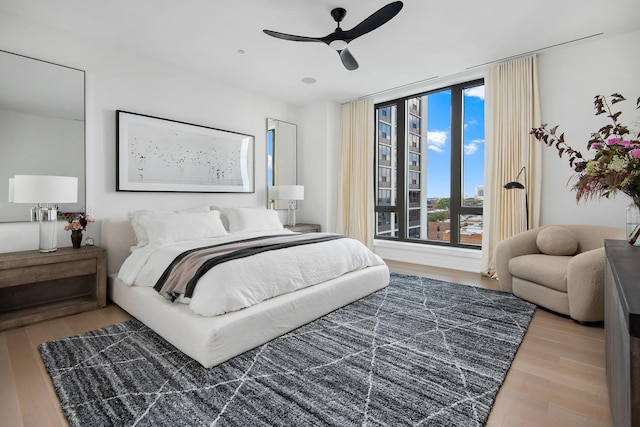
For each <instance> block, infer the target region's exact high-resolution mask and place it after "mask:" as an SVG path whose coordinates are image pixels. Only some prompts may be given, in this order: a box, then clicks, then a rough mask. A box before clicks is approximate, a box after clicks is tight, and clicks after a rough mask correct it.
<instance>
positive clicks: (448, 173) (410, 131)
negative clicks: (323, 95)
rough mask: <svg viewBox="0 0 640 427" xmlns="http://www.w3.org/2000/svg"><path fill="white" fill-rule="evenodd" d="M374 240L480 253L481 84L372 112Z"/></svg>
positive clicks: (422, 96) (455, 87) (378, 107)
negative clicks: (373, 115) (373, 119)
mask: <svg viewBox="0 0 640 427" xmlns="http://www.w3.org/2000/svg"><path fill="white" fill-rule="evenodd" d="M375 114H376V117H375V120H376V123H377V129H378V132H377V135H376V140H375V147H376V153H377V154H376V156H375V157H374V158H375V159H376V164H375V165H374V170H375V171H376V174H377V177H376V180H375V181H374V182H376V186H377V187H376V192H375V194H377V199H376V206H375V214H376V218H377V229H376V238H391V239H395V240H403V241H411V242H421V243H431V244H441V245H449V246H463V247H475V248H478V247H479V246H480V245H481V244H482V224H483V209H482V207H483V197H484V82H483V81H482V80H476V81H473V82H468V83H462V84H458V85H453V86H449V87H446V88H442V89H439V90H435V91H431V92H427V93H423V94H418V95H412V96H409V97H406V98H401V99H397V100H393V101H389V102H385V103H381V104H378V105H376V107H375Z"/></svg>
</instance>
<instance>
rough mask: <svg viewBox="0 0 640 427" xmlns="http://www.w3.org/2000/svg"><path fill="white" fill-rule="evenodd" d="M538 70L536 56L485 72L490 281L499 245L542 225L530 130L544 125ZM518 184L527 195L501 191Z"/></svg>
mask: <svg viewBox="0 0 640 427" xmlns="http://www.w3.org/2000/svg"><path fill="white" fill-rule="evenodd" d="M536 64H537V63H536V57H535V55H532V56H527V57H522V58H518V59H515V60H513V61H509V62H505V63H501V64H498V65H496V66H494V67H491V68H489V69H487V71H486V72H485V80H484V82H485V141H486V142H485V200H484V217H485V221H484V229H483V237H482V261H481V269H482V273H483V274H486V275H489V276H495V253H494V252H495V246H496V244H497V243H498V242H499V241H501V240H503V239H505V238H507V237H510V236H513V235H515V234H518V233H521V232H522V231H525V230H527V228H534V227H537V226H538V223H539V218H540V183H541V165H540V158H541V157H540V156H541V147H540V145H541V144H540V143H539V142H538V141H536V140H535V138H533V136H532V135H530V132H531V129H532V128H533V127H536V126H539V125H540V103H539V96H538V77H537V65H536ZM523 167H524V168H525V169H524V170H522V168H523ZM521 170H522V173H520V171H521ZM518 173H520V175H519V176H518ZM516 178H517V179H516ZM516 180H517V181H518V182H520V183H521V184H523V185H524V186H525V188H524V189H523V190H522V189H511V190H507V189H505V188H504V187H503V186H504V184H506V183H508V182H512V181H516ZM527 199H528V200H527ZM527 201H528V203H527ZM527 204H528V212H527V211H526V205H527ZM527 216H528V218H529V223H528V224H527V220H526V218H527Z"/></svg>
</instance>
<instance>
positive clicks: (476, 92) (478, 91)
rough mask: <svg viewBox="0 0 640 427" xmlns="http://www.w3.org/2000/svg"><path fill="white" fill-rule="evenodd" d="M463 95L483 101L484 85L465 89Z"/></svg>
mask: <svg viewBox="0 0 640 427" xmlns="http://www.w3.org/2000/svg"><path fill="white" fill-rule="evenodd" d="M464 94H465V96H475V97H476V98H480V99H484V85H483V86H476V87H471V88H469V89H465V90H464Z"/></svg>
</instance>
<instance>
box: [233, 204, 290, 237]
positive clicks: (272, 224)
mask: <svg viewBox="0 0 640 427" xmlns="http://www.w3.org/2000/svg"><path fill="white" fill-rule="evenodd" d="M222 214H223V215H224V216H225V217H226V219H227V222H228V225H229V232H230V233H244V232H249V231H278V230H284V227H283V225H282V223H281V222H280V218H279V217H278V212H277V211H274V210H272V209H267V208H264V207H255V208H226V209H224V210H223V211H222Z"/></svg>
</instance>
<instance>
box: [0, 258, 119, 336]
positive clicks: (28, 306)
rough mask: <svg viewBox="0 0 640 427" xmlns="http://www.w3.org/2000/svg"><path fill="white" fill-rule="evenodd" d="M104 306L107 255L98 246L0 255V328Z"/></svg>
mask: <svg viewBox="0 0 640 427" xmlns="http://www.w3.org/2000/svg"><path fill="white" fill-rule="evenodd" d="M106 302H107V252H106V251H105V250H104V249H102V248H99V247H87V248H81V249H73V248H58V250H57V251H55V252H49V253H41V252H39V251H23V252H8V253H0V330H4V329H9V328H15V327H19V326H24V325H28V324H31V323H35V322H39V321H41V320H46V319H52V318H54V317H60V316H66V315H69V314H75V313H80V312H82V311H88V310H93V309H96V308H99V307H104V306H105V305H106Z"/></svg>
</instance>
